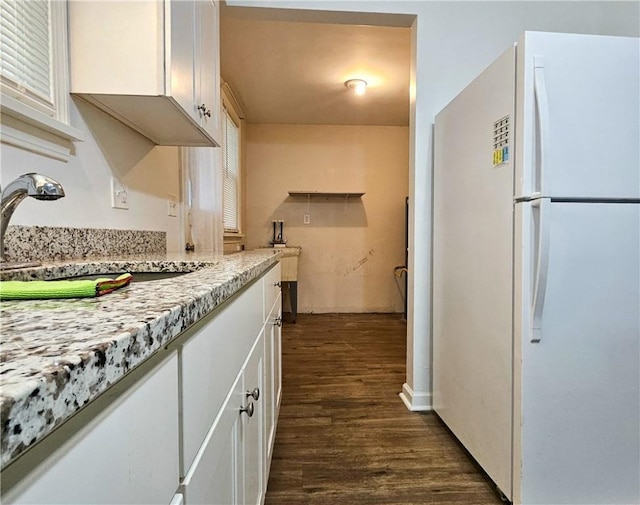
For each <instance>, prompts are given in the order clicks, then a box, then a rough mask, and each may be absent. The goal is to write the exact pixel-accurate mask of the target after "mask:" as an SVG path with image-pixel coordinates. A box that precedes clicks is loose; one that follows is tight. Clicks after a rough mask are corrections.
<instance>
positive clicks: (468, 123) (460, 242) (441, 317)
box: [433, 49, 515, 496]
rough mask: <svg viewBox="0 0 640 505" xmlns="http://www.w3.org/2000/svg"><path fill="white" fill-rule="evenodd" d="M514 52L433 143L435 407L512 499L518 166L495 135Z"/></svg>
mask: <svg viewBox="0 0 640 505" xmlns="http://www.w3.org/2000/svg"><path fill="white" fill-rule="evenodd" d="M514 58H515V50H514V49H511V50H509V51H508V52H507V53H505V54H504V55H502V57H500V58H499V59H498V60H496V62H495V63H494V64H493V65H491V66H490V67H489V68H488V69H487V70H486V71H485V72H483V73H482V74H481V75H480V76H479V77H478V78H477V79H476V80H475V81H474V82H473V83H472V84H471V85H470V86H469V87H467V88H466V89H465V90H464V91H463V92H462V93H461V94H460V95H458V97H456V98H455V100H453V101H452V102H451V103H450V104H449V105H448V106H447V107H446V108H445V109H444V110H443V111H442V112H441V113H439V114H438V116H437V117H436V127H435V146H434V156H435V159H434V242H433V247H434V251H433V261H434V264H433V279H434V284H433V406H434V409H435V411H436V412H437V413H438V415H439V416H440V417H441V418H442V419H443V421H444V422H445V423H446V424H447V426H448V427H449V428H450V429H451V431H453V433H454V434H455V435H456V437H458V439H459V440H460V441H461V442H462V443H463V444H464V446H465V447H466V448H467V450H468V451H469V452H470V453H471V454H472V455H473V457H474V458H475V459H476V460H477V461H478V463H479V464H480V465H481V466H482V467H483V468H484V469H485V471H486V472H487V473H488V474H489V475H490V476H491V478H492V479H493V481H494V482H495V483H496V484H497V485H498V487H499V488H500V489H501V490H502V492H503V493H505V495H507V496H510V494H511V428H512V427H511V397H512V391H511V380H512V376H511V359H512V355H511V353H512V247H513V246H512V228H513V203H512V194H513V193H512V192H513V165H512V163H511V161H510V160H505V159H504V158H505V157H504V156H503V153H506V152H507V151H506V150H505V149H504V148H505V147H508V145H509V144H508V143H505V144H504V145H501V146H498V147H496V148H495V149H494V141H495V139H494V137H500V139H499V140H498V142H505V139H506V136H505V133H506V132H507V130H508V129H509V128H507V125H508V120H512V119H513V107H514V88H515V81H514V76H515V60H514ZM498 151H499V152H498ZM494 154H496V155H498V154H499V155H501V156H502V160H499V159H497V158H496V159H495V166H494Z"/></svg>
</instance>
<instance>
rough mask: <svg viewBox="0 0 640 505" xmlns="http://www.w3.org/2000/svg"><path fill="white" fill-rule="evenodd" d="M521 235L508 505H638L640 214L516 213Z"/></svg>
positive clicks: (629, 210) (551, 209) (556, 207)
mask: <svg viewBox="0 0 640 505" xmlns="http://www.w3.org/2000/svg"><path fill="white" fill-rule="evenodd" d="M516 228H517V230H516V234H517V236H518V237H520V236H522V238H523V240H522V244H523V247H522V248H521V249H516V251H515V252H516V254H515V258H516V265H515V269H516V272H517V273H518V274H520V275H521V276H522V283H521V284H519V285H516V290H515V303H516V307H520V308H521V310H520V311H517V314H516V319H515V337H516V343H515V345H516V354H517V355H521V360H518V359H516V360H515V370H514V373H515V374H516V376H518V377H520V376H521V379H518V380H517V381H516V386H515V406H516V410H515V411H516V414H517V415H518V419H519V421H518V422H517V425H519V429H520V437H521V442H518V443H517V444H516V447H515V449H516V454H515V458H514V461H515V465H516V467H515V470H514V473H515V479H516V485H517V486H518V490H517V492H516V500H515V501H516V502H517V503H523V504H525V505H529V504H550V503H553V504H586V503H592V504H595V503H597V504H599V505H601V504H622V503H625V504H626V503H640V430H639V428H638V427H639V426H640V204H605V203H555V202H553V201H551V200H549V199H543V201H542V202H540V204H539V205H538V204H535V203H520V204H518V205H516ZM544 242H546V243H544ZM536 286H538V292H537V294H536ZM540 290H542V291H540ZM540 297H542V298H540ZM517 438H518V437H516V439H517ZM520 461H521V464H520V463H519V462H520ZM518 481H520V482H518ZM520 486H521V487H520Z"/></svg>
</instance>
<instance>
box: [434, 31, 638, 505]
mask: <svg viewBox="0 0 640 505" xmlns="http://www.w3.org/2000/svg"><path fill="white" fill-rule="evenodd" d="M639 68H640V40H639V39H634V38H625V37H605V36H591V35H575V34H558V33H540V32H525V33H524V34H523V35H522V36H521V37H520V38H519V40H518V42H517V43H516V44H515V45H514V47H512V48H510V49H509V50H508V51H507V52H506V53H504V54H503V55H502V56H501V57H500V58H499V59H498V60H496V61H495V62H494V63H493V64H492V65H491V66H490V67H489V68H487V69H486V70H485V71H484V72H483V73H482V74H481V75H480V76H479V77H478V78H477V79H475V80H474V81H473V83H472V84H470V85H469V86H468V87H467V88H466V89H465V90H464V91H462V92H461V93H460V94H459V95H458V96H457V97H456V98H455V99H454V100H453V101H452V102H451V103H450V104H448V105H447V106H446V107H445V108H444V109H443V110H442V111H441V112H440V113H439V114H438V115H437V117H436V124H435V135H434V142H435V144H434V182H433V183H434V207H433V219H434V222H433V230H434V237H433V349H432V351H433V406H434V410H435V411H436V412H437V414H438V415H439V417H440V418H441V419H442V420H443V421H444V423H445V424H446V425H447V426H448V427H449V428H450V429H451V431H452V432H453V433H454V434H455V436H456V437H457V438H458V439H459V440H460V441H461V442H462V444H463V445H464V446H465V447H466V449H467V450H468V451H469V453H470V454H471V455H472V456H473V457H474V458H475V459H476V460H477V462H478V463H479V464H480V465H481V466H482V467H483V469H484V470H485V471H486V473H487V474H488V475H489V477H490V478H491V479H492V480H493V481H494V482H495V483H496V485H497V487H498V488H499V490H500V491H502V493H503V494H504V495H505V496H506V497H507V498H508V499H509V500H511V501H512V502H513V503H516V504H526V505H533V504H535V505H559V504H591V505H603V504H616V505H622V504H638V503H640V72H639Z"/></svg>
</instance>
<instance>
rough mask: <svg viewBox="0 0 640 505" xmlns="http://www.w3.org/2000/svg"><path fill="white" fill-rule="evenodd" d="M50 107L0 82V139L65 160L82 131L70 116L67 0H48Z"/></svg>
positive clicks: (79, 139) (81, 136)
mask: <svg viewBox="0 0 640 505" xmlns="http://www.w3.org/2000/svg"><path fill="white" fill-rule="evenodd" d="M49 9H50V25H49V32H50V33H49V40H50V42H49V43H50V60H51V61H50V65H51V87H52V94H51V97H52V99H53V108H52V110H47V108H46V107H42V106H41V105H40V104H36V103H34V101H33V100H32V98H31V97H29V96H28V95H27V94H26V93H21V92H20V90H19V89H17V88H16V87H15V86H10V85H7V84H6V83H5V82H1V83H0V112H1V120H0V140H1V141H2V142H3V143H6V144H10V145H13V146H16V147H19V148H21V149H26V150H28V151H31V152H35V153H37V154H41V155H44V156H47V157H50V158H54V159H58V160H62V161H67V160H68V159H69V158H70V156H71V152H72V149H73V144H72V143H73V142H74V141H81V140H82V139H83V134H82V132H81V131H80V130H78V129H77V128H74V127H73V126H71V124H70V119H69V63H68V61H69V56H68V37H67V2H66V0H49Z"/></svg>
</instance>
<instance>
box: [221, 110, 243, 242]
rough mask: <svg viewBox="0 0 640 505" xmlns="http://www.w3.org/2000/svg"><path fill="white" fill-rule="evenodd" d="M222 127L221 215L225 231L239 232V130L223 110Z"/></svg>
mask: <svg viewBox="0 0 640 505" xmlns="http://www.w3.org/2000/svg"><path fill="white" fill-rule="evenodd" d="M222 116H223V127H222V193H223V194H222V215H223V218H222V220H223V223H224V229H225V231H236V232H237V231H240V223H239V215H240V211H239V208H238V207H239V198H238V190H239V180H238V179H239V173H240V153H239V150H240V130H239V128H238V126H237V125H236V124H235V123H234V122H233V119H231V116H230V115H229V113H228V112H227V109H226V108H225V109H223V114H222Z"/></svg>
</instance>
